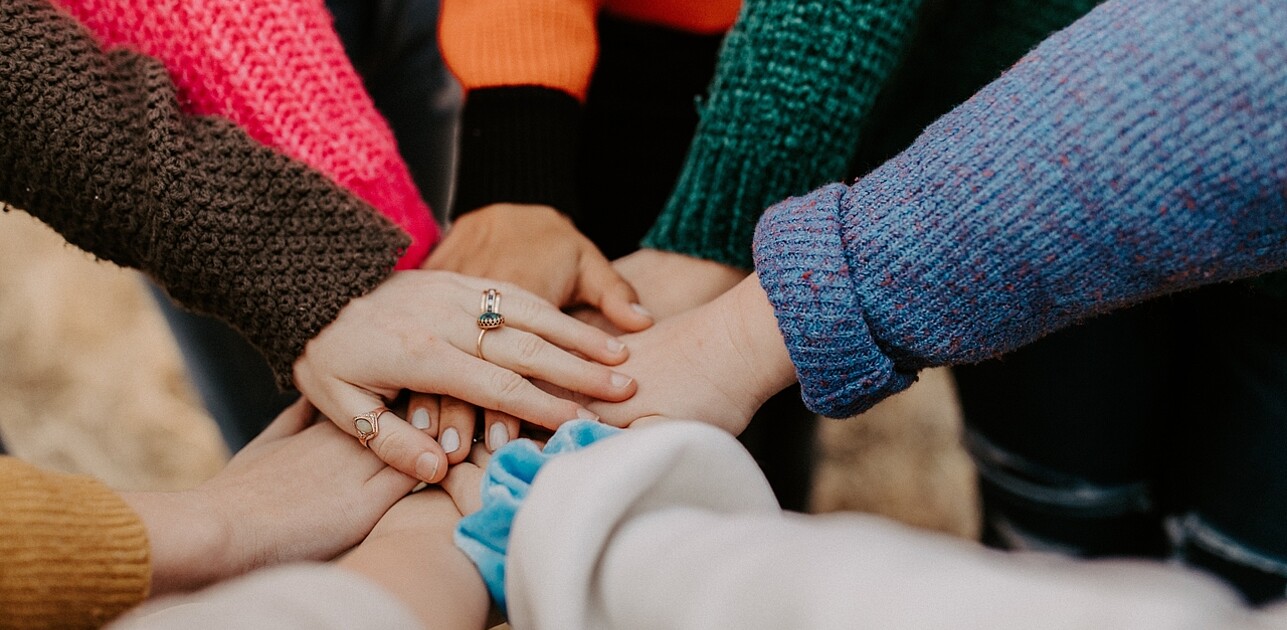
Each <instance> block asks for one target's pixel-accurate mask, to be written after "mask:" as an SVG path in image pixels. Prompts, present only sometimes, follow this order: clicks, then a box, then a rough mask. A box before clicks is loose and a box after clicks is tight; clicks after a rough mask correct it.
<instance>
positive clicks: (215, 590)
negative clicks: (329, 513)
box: [111, 563, 422, 630]
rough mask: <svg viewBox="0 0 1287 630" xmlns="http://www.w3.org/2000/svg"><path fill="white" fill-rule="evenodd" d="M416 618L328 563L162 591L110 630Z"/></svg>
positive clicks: (304, 626)
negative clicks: (178, 591)
mask: <svg viewBox="0 0 1287 630" xmlns="http://www.w3.org/2000/svg"><path fill="white" fill-rule="evenodd" d="M421 627H422V626H421V624H420V621H419V620H418V619H417V618H416V616H415V615H414V614H412V612H411V611H410V610H408V609H407V607H406V606H405V605H403V604H402V602H400V601H399V600H398V599H397V598H395V597H394V596H393V595H391V594H390V593H388V592H386V591H385V590H384V589H382V588H380V587H379V586H376V585H374V584H372V583H370V582H369V581H367V580H365V579H363V578H362V576H360V575H358V574H357V573H353V572H351V571H348V570H345V569H341V568H339V567H337V566H335V565H331V564H312V563H301V564H292V565H286V566H281V567H276V568H271V569H260V570H258V571H254V572H252V573H249V574H246V575H245V576H242V577H239V578H237V579H234V580H229V581H227V582H223V583H220V584H216V585H214V586H211V587H209V588H207V589H204V590H201V591H197V592H195V593H189V594H186V595H174V596H170V597H164V598H161V599H158V600H156V601H155V602H151V603H149V604H146V605H144V606H143V607H141V608H140V609H138V610H137V611H136V612H134V613H131V614H129V615H126V616H125V617H123V618H121V619H120V620H119V621H118V622H116V623H115V624H112V626H111V630H153V629H157V630H159V629H162V628H183V629H184V630H224V629H225V628H275V629H280V630H289V629H298V630H420V628H421Z"/></svg>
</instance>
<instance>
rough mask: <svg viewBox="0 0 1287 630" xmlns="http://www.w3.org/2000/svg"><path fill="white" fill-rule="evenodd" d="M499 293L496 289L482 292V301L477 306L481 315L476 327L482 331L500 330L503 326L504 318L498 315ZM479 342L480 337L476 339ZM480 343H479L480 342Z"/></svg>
mask: <svg viewBox="0 0 1287 630" xmlns="http://www.w3.org/2000/svg"><path fill="white" fill-rule="evenodd" d="M500 305H501V293H500V291H497V290H496V289H488V290H486V291H483V300H482V302H480V303H479V304H478V310H479V311H481V313H482V314H481V315H479V316H478V327H479V328H481V329H483V330H490V329H492V328H500V327H501V326H504V325H505V316H504V315H501V313H500ZM478 338H479V339H480V340H481V339H482V336H481V335H480V336H479V337H478ZM480 343H481V341H480Z"/></svg>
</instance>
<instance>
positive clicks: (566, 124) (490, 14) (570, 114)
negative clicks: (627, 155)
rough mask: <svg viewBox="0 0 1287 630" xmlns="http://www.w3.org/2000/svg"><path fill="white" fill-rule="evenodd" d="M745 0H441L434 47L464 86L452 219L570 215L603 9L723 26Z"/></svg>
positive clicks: (698, 27)
mask: <svg viewBox="0 0 1287 630" xmlns="http://www.w3.org/2000/svg"><path fill="white" fill-rule="evenodd" d="M740 6H741V0H703V1H701V2H693V1H692V0H443V1H442V4H441V18H440V23H439V45H440V46H441V48H442V55H443V60H444V61H445V62H446V64H447V67H448V68H449V69H450V70H451V72H452V73H453V74H454V75H456V78H457V79H458V80H459V81H460V84H461V86H462V87H463V88H464V90H465V106H464V111H463V113H462V117H461V135H460V146H459V160H458V165H457V172H456V189H455V202H454V206H453V209H452V215H453V216H459V215H460V214H463V213H465V212H469V211H472V210H475V209H477V208H481V207H484V206H487V205H490V204H494V203H501V202H509V203H522V204H536V205H545V206H551V207H554V208H557V209H558V210H560V211H562V212H564V213H566V214H568V215H570V216H573V217H575V216H576V215H577V214H578V210H577V205H578V201H577V197H578V195H577V191H576V186H575V181H574V180H575V178H576V169H575V163H576V156H577V150H578V145H579V139H580V133H581V105H582V104H583V103H584V102H585V99H586V95H587V93H588V91H589V88H590V79H591V77H592V76H593V75H594V70H595V64H596V61H597V57H598V53H599V42H598V31H597V25H598V18H599V12H600V11H601V10H603V11H608V12H611V13H612V14H613V15H614V16H617V17H620V18H625V19H627V20H631V21H637V22H640V23H645V24H650V25H656V26H661V27H665V28H668V29H674V30H679V31H687V32H692V33H699V34H710V33H720V32H723V31H725V30H727V29H728V27H729V26H731V25H732V23H733V21H734V20H735V19H736V17H737V12H738V10H739V8H740Z"/></svg>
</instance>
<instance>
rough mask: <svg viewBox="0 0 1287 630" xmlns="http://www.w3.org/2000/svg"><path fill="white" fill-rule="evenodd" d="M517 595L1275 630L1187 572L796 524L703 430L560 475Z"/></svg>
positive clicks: (517, 551)
mask: <svg viewBox="0 0 1287 630" xmlns="http://www.w3.org/2000/svg"><path fill="white" fill-rule="evenodd" d="M506 593H507V595H508V599H509V612H510V619H511V622H512V623H513V625H514V627H515V628H523V629H528V628H535V629H545V628H548V629H555V628H560V629H562V628H648V629H655V628H680V629H682V628H766V629H768V628H773V629H778V628H881V629H887V628H988V629H989V630H995V629H1006V628H1016V629H1017V628H1023V629H1025V630H1027V629H1029V628H1033V627H1041V628H1166V629H1168V630H1176V629H1179V628H1194V629H1202V630H1208V629H1211V628H1237V627H1262V626H1259V625H1253V624H1257V623H1262V622H1264V621H1265V619H1263V618H1261V619H1259V620H1257V619H1253V618H1252V613H1250V612H1248V611H1247V610H1246V609H1244V608H1243V607H1242V606H1241V604H1240V603H1239V602H1238V600H1237V599H1236V598H1235V597H1234V596H1233V595H1232V594H1231V593H1230V592H1229V591H1227V590H1226V589H1225V588H1224V587H1222V586H1221V585H1219V584H1217V583H1216V582H1214V581H1213V580H1210V579H1208V578H1205V577H1202V576H1199V575H1197V574H1195V573H1191V572H1188V571H1185V570H1182V569H1179V568H1174V567H1166V566H1163V565H1160V564H1153V563H1146V562H1126V561H1115V562H1078V561H1073V560H1066V559H1061V558H1054V557H1051V556H1046V555H1037V554H1006V553H1001V552H996V551H991V550H987V549H984V548H982V547H979V546H977V545H974V544H971V543H967V542H964V541H960V540H956V539H952V538H948V537H945V536H939V535H935V534H929V533H925V532H920V531H916V530H912V529H910V528H907V527H903V526H900V525H898V524H895V523H893V522H890V521H887V520H883V519H880V518H877V517H874V516H862V515H852V514H851V515H835V516H805V515H799V514H791V513H785V512H782V511H780V510H779V509H778V507H777V504H776V502H775V501H774V499H773V495H772V493H771V492H770V490H769V487H768V484H767V483H766V482H765V481H764V478H763V476H762V475H761V474H760V472H759V470H758V468H756V466H755V464H754V462H753V461H752V460H751V458H750V456H749V455H747V453H746V452H745V451H744V450H743V449H742V447H741V446H740V445H739V444H738V443H737V442H736V441H735V440H734V439H733V438H731V437H730V436H728V435H727V434H726V433H724V432H722V431H720V430H718V429H714V428H711V427H709V426H707V425H702V424H697V423H687V422H684V423H666V424H659V425H655V426H650V427H647V428H641V429H632V430H629V431H626V432H624V433H623V434H621V435H619V436H616V437H613V438H612V439H608V440H605V441H603V442H601V443H599V444H596V445H594V446H593V447H591V448H589V449H586V450H585V451H582V452H578V453H573V454H570V455H567V456H564V457H559V458H556V459H554V460H552V461H550V462H549V463H548V464H546V466H545V468H543V469H542V470H541V471H540V473H539V475H538V476H537V478H536V482H535V484H534V485H533V487H532V492H531V494H530V495H529V497H528V498H527V501H526V502H525V503H524V505H523V507H522V508H521V509H520V511H519V513H518V516H517V518H516V519H515V522H514V528H513V531H512V534H511V539H510V546H509V557H508V564H507V578H506ZM1284 613H1287V611H1284ZM1276 618H1277V619H1279V620H1283V621H1287V618H1284V617H1282V616H1278V617H1276Z"/></svg>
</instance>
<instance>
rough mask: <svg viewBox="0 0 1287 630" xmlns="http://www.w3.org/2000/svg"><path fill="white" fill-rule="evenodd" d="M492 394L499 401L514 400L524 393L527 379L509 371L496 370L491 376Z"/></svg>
mask: <svg viewBox="0 0 1287 630" xmlns="http://www.w3.org/2000/svg"><path fill="white" fill-rule="evenodd" d="M490 380H491V386H492V392H493V393H494V394H495V395H496V398H497V400H512V399H514V398H517V397H518V396H519V394H520V393H522V391H523V387H524V385H526V384H527V379H524V378H523V377H522V376H520V375H519V374H517V373H515V372H511V371H509V370H496V371H495V372H493V373H492V376H491V379H490Z"/></svg>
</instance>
